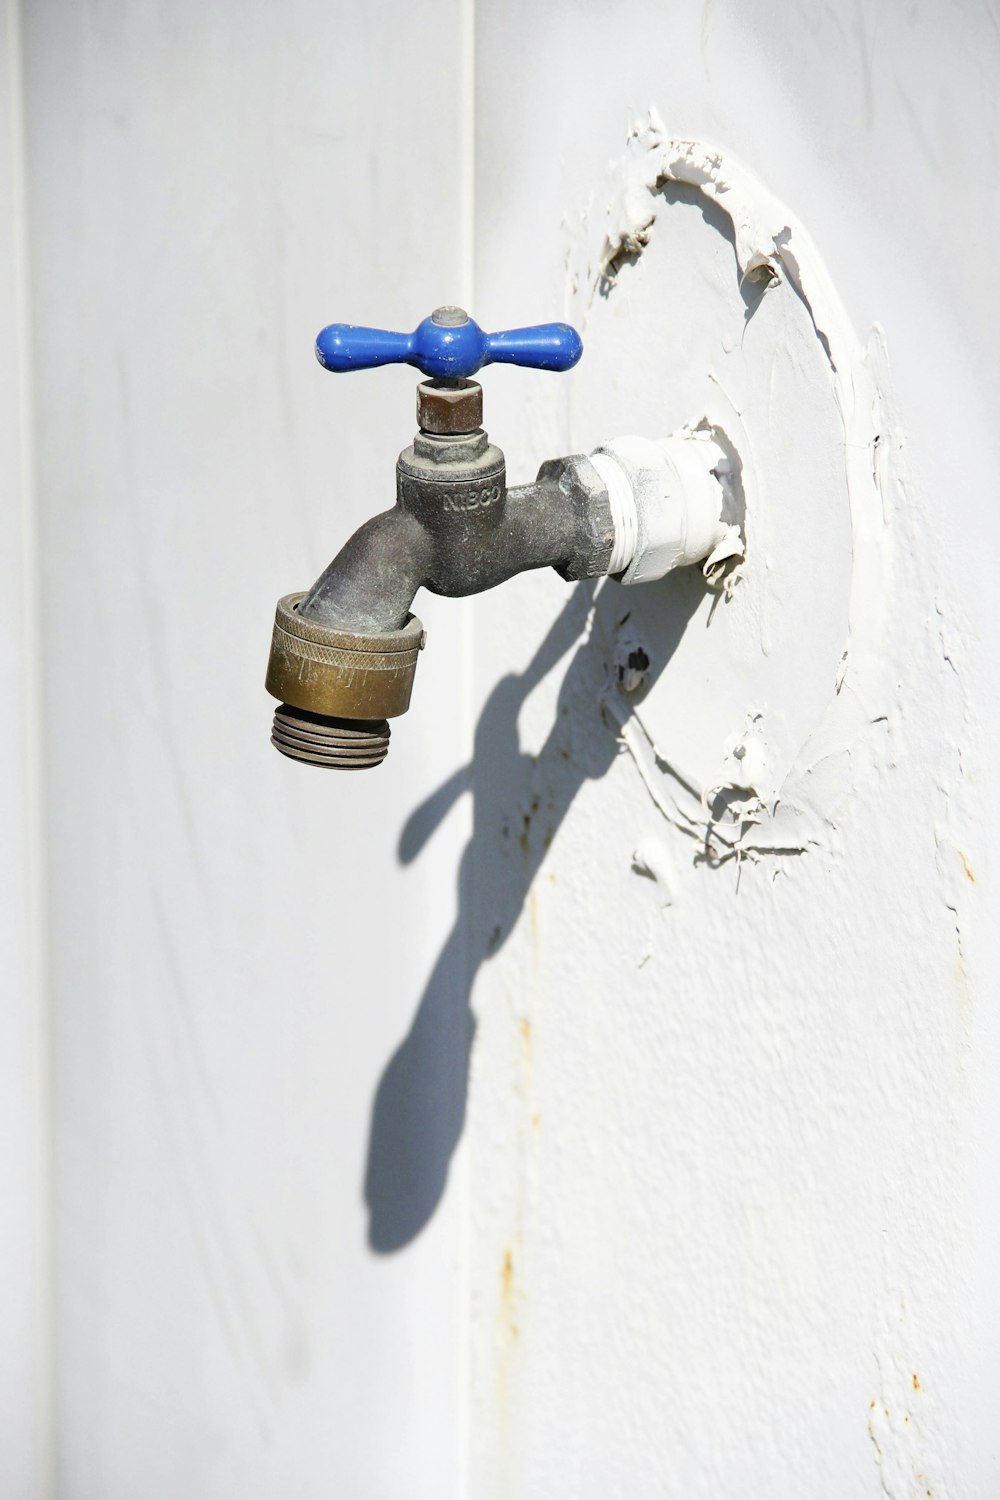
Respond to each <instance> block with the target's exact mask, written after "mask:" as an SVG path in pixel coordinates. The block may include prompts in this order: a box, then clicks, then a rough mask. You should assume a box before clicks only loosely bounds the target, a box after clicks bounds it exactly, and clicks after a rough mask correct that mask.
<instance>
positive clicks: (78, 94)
mask: <svg viewBox="0 0 1000 1500" xmlns="http://www.w3.org/2000/svg"><path fill="white" fill-rule="evenodd" d="M462 46H463V33H462V17H461V13H460V11H459V8H458V7H457V6H446V7H444V8H443V9H442V8H439V9H438V10H437V11H436V12H435V13H434V14H433V15H432V14H431V13H430V12H426V13H425V12H421V11H420V10H416V9H413V8H411V7H407V6H394V7H392V8H391V9H383V10H380V11H372V12H371V13H369V14H365V13H363V12H362V11H360V10H355V9H353V8H348V7H346V6H341V7H338V8H334V10H332V11H331V8H330V7H329V6H326V5H320V4H312V3H308V0H307V3H302V4H294V5H291V6H283V7H281V8H280V10H278V9H275V8H274V7H272V6H267V5H254V6H249V7H248V6H239V7H237V6H226V7H223V8H222V9H221V10H220V9H218V8H216V7H205V6H201V5H193V4H192V5H184V4H182V5H179V6H178V5H171V6H169V7H166V8H164V7H161V6H156V5H135V4H131V3H121V4H112V5H110V6H101V7H98V8H97V9H92V8H81V7H79V6H76V5H73V4H65V5H64V4H48V3H46V4H42V5H37V6H31V7H29V8H28V12H27V16H26V25H25V59H26V105H27V139H28V171H29V182H30V214H31V232H32V244H33V256H32V283H33V284H32V295H33V302H34V309H35V322H34V348H35V351H36V362H37V371H38V379H37V407H38V474H39V489H40V505H41V512H42V548H41V553H42V557H41V575H40V587H41V592H42V600H43V616H44V646H45V660H46V671H45V706H46V746H47V756H46V781H47V800H48V809H49V814H48V833H49V843H48V862H49V871H50V879H49V887H48V921H49V928H48V942H49V955H50V967H51V979H52V991H53V1021H54V1070H55V1118H54V1133H55V1159H56V1160H55V1200H56V1237H57V1248H56V1281H55V1285H56V1314H55V1315H56V1370H57V1384H56V1460H57V1486H58V1494H59V1495H60V1496H65V1497H71V1496H72V1497H94V1500H116V1497H121V1500H132V1497H134V1496H136V1495H140V1494H141V1495H142V1496H143V1497H144V1500H155V1497H159V1496H162V1497H176V1496H178V1495H182V1494H183V1495H184V1496H186V1497H191V1500H195V1497H198V1496H204V1497H211V1500H220V1497H222V1496H228V1495H232V1496H240V1497H241V1500H246V1497H250V1496H262V1497H263V1496H274V1495H278V1494H281V1495H285V1494H295V1495H297V1496H301V1497H303V1500H306V1497H310V1496H319V1495H324V1496H326V1495H329V1494H330V1493H331V1492H332V1493H337V1494H344V1495H349V1494H357V1495H361V1494H364V1495H385V1496H390V1495H398V1494H400V1493H403V1492H405V1493H407V1494H412V1495H421V1496H428V1497H431V1496H433V1497H435V1500H438V1497H440V1496H442V1495H448V1494H452V1493H455V1491H456V1488H457V1483H458V1480H457V1472H458V1465H459V1451H460V1442H461V1430H462V1429H461V1422H460V1413H461V1404H462V1395H461V1389H460V1384H459V1369H460V1356H461V1341H460V1339H459V1336H458V1327H459V1320H460V1315H461V1307H460V1303H459V1288H460V1242H459V1241H460V1236H459V1230H460V1224H459V1219H458V1217H457V1215H456V1214H455V1211H454V1205H453V1204H447V1203H446V1204H444V1205H442V1207H441V1211H440V1212H439V1213H438V1214H437V1215H436V1216H435V1218H434V1221H433V1223H432V1224H431V1225H430V1226H429V1227H428V1229H427V1232H426V1233H425V1234H424V1235H422V1236H421V1237H420V1238H419V1239H418V1240H416V1241H415V1242H413V1243H409V1244H408V1243H406V1240H405V1238H401V1237H402V1234H403V1231H402V1230H401V1228H400V1215H401V1210H400V1208H399V1206H398V1204H397V1199H398V1197H399V1193H400V1191H401V1189H400V1186H399V1183H398V1182H396V1181H395V1180H394V1179H393V1172H394V1171H395V1172H396V1173H397V1175H399V1176H401V1177H402V1178H403V1179H404V1182H405V1183H406V1184H408V1186H407V1190H408V1191H409V1192H410V1193H411V1195H412V1194H414V1193H416V1194H418V1195H419V1194H420V1193H423V1194H425V1195H427V1194H434V1195H437V1194H438V1191H439V1185H438V1184H437V1183H430V1182H424V1181H423V1179H422V1176H421V1174H422V1173H423V1165H422V1160H421V1157H420V1154H419V1152H415V1151H414V1152H411V1157H410V1159H409V1160H408V1161H405V1162H402V1163H401V1162H399V1161H398V1160H397V1159H396V1158H395V1157H393V1156H392V1153H391V1152H390V1153H389V1159H388V1160H385V1156H386V1152H385V1150H384V1148H383V1153H382V1157H381V1158H379V1159H377V1160H376V1161H375V1163H374V1168H373V1172H372V1173H370V1174H369V1179H370V1180H369V1185H368V1191H369V1197H370V1200H371V1213H370V1214H369V1206H368V1205H367V1204H366V1202H365V1186H366V1160H367V1157H368V1137H369V1129H370V1125H369V1121H370V1114H371V1110H372V1101H373V1097H374V1094H375V1090H376V1087H377V1084H378V1080H379V1076H380V1074H381V1071H382V1069H383V1066H384V1065H385V1062H386V1060H387V1059H388V1057H389V1056H390V1054H391V1052H392V1050H393V1048H394V1047H395V1045H396V1043H397V1041H398V1039H399V1038H400V1037H401V1036H403V1035H404V1034H405V1032H406V1030H407V1027H408V1024H409V1019H410V1016H411V1013H412V1011H413V1009H414V1008H415V1005H416V1002H417V999H418V997H419V995H420V993H421V990H422V988H423V985H424V983H425V981H426V979H427V976H428V973H429V971H430V969H431V966H432V964H433V963H434V960H435V958H436V955H437V951H438V949H439V947H440V944H441V942H442V940H443V937H444V934H445V933H446V932H447V930H448V928H449V925H450V922H451V918H452V909H453V906H454V903H455V882H454V869H455V863H456V852H457V848H458V847H459V842H458V840H459V832H460V830H459V829H457V828H456V830H455V831H454V834H453V836H451V837H448V838H446V839H445V840H444V841H443V842H440V843H438V844H437V845H435V846H434V848H432V849H430V850H429V851H428V852H427V854H426V856H425V857H423V858H421V859H419V860H418V861H416V862H415V863H412V864H410V865H409V866H406V867H404V866H402V865H401V864H400V863H399V862H398V861H397V859H396V851H395V846H396V839H397V834H398V830H399V828H400V826H401V824H402V822H403V819H404V817H405V815H406V813H407V810H408V809H409V808H410V806H411V805H412V804H413V802H414V801H415V800H416V799H418V798H420V797H421V796H422V794H423V792H424V790H425V789H427V788H430V787H432V786H433V785H434V784H436V782H437V781H438V780H439V779H440V776H441V774H442V772H443V771H444V770H446V769H447V768H448V767H449V766H450V765H451V764H453V763H454V761H455V760H456V759H457V758H458V757H459V755H460V753H461V748H462V730H461V704H460V701H459V699H458V697H457V695H456V692H455V684H456V681H460V680H461V676H462V673H463V670H464V668H463V658H462V652H463V641H462V634H461V631H460V630H458V629H455V628H452V627H453V622H454V621H455V614H454V612H453V611H449V612H448V614H447V616H446V618H445V621H444V622H443V623H442V626H441V628H439V629H437V630H436V631H435V632H434V633H435V640H436V650H435V651H434V653H433V656H432V657H430V658H428V661H427V662H426V663H424V664H423V665H424V670H422V672H421V694H420V700H419V704H418V706H417V708H416V709H415V711H414V713H413V714H412V715H411V716H410V718H409V720H408V721H407V722H406V723H405V725H404V726H403V727H402V729H401V731H400V733H399V734H398V736H397V738H398V745H397V746H396V747H395V749H396V753H394V754H393V755H392V756H391V757H390V760H389V762H388V763H387V765H386V766H385V767H384V768H383V769H382V770H380V771H379V773H378V774H377V775H372V776H370V777H368V778H360V777H359V778H358V779H357V780H355V779H353V778H349V777H344V778H333V777H331V778H327V779H324V778H323V777H322V776H320V775H313V776H309V775H308V774H306V775H303V773H302V769H301V767H296V766H294V765H292V764H291V763H289V762H287V761H285V760H283V759H282V758H281V757H280V756H278V755H277V754H275V752H274V751H273V749H272V748H271V746H270V744H269V743H268V734H269V724H270V714H271V708H273V704H271V702H270V700H269V699H268V698H267V697H266V695H265V694H264V692H263V673H264V667H265V664H266V658H267V649H268V643H269V638H270V628H271V620H272V618H273V609H274V603H275V601H276V599H277V598H278V596H279V595H280V594H282V593H285V592H287V591H289V590H291V589H295V588H302V587H306V586H308V584H309V582H310V581H311V580H312V578H313V577H314V576H315V575H316V573H317V572H318V571H319V570H320V568H322V567H323V566H324V565H325V562H326V561H327V560H328V558H329V557H330V556H332V554H333V552H334V551H335V550H336V549H337V548H338V547H339V545H340V544H341V541H342V540H343V538H344V537H345V535H347V534H348V533H349V532H350V531H351V530H352V529H353V528H354V527H355V526H356V525H358V524H359V523H360V522H361V521H362V520H363V519H364V518H366V517H367V516H368V515H369V514H371V512H372V510H373V509H375V508H381V507H382V506H384V505H385V504H386V503H388V502H389V501H390V500H391V495H392V486H393V462H394V457H395V453H396V452H397V451H398V449H399V448H400V447H401V446H403V445H404V443H405V442H407V441H409V436H410V432H411V427H412V422H413V414H412V412H413V376H412V374H411V373H410V372H402V371H389V372H386V373H385V374H384V376H383V378H382V379H381V381H379V380H378V379H377V377H376V378H375V383H374V384H372V383H370V382H366V381H364V380H357V381H355V382H353V383H351V382H336V381H334V380H333V379H332V378H331V377H329V376H327V375H324V374H323V372H322V371H321V370H320V369H319V367H318V366H317V364H316V362H315V360H314V358H313V354H312V341H313V339H314V337H315V334H316V332H317V331H318V330H319V328H320V327H322V326H323V324H324V323H327V322H329V321H331V320H333V319H335V318H338V317H354V318H357V319H368V320H373V321H382V320H385V321H387V322H388V323H389V324H400V323H403V324H405V323H406V322H407V321H411V320H412V319H413V316H414V309H418V310H419V309H425V308H430V307H433V306H435V305H437V304H438V303H440V302H441V301H444V300H448V299H449V298H451V297H454V296H455V295H456V293H457V294H462V293H463V290H464V288H463V278H464V277H465V276H466V274H467V267H466V266H464V265H463V263H462V255H463V253H465V252H464V250H463V239H462V234H461V233H460V229H461V215H462V213H463V212H464V210H463V203H462V192H461V191H460V190H453V191H451V192H449V194H448V195H447V197H446V199H445V200H444V202H443V203H442V204H440V205H439V206H438V208H437V209H436V211H435V213H434V214H433V215H427V214H426V213H425V212H424V211H423V199H422V196H421V189H422V185H423V182H424V181H425V180H426V179H429V180H441V181H444V180H447V181H449V182H451V183H454V184H457V186H458V189H460V188H461V183H462V172H463V159H462V151H461V133H460V126H461V123H462V119H461V110H462V108H463V107H464V106H463V99H464V93H463V87H464V86H463V75H462V67H463V58H462V50H461V49H462ZM428 71H433V72H434V74H435V76H436V77H437V79H438V82H437V85H436V87H435V88H434V89H433V91H432V93H431V96H430V97H424V98H423V100H422V102H421V104H420V107H419V110H418V109H417V106H416V104H415V99H414V89H413V80H414V77H415V75H425V74H426V73H427V72H428ZM418 123H419V127H420V128H419V131H418V130H417V129H416V126H417V125H418ZM424 174H426V179H425V175H424ZM426 613H427V624H428V628H430V629H431V630H433V629H434V622H435V618H436V617H435V614H434V611H433V609H431V610H429V611H427V612H426ZM460 964H461V955H460V954H456V955H455V956H454V958H453V960H452V963H451V966H450V967H449V966H448V965H446V966H445V969H444V972H443V974H442V975H441V976H440V980H439V987H440V989H441V992H442V994H443V995H444V996H445V998H446V997H447V993H448V986H449V985H453V984H454V983H455V982H456V978H455V975H456V972H457V969H458V968H459V967H460ZM442 1044H443V1045H444V1046H445V1047H447V1046H449V1045H452V1044H451V1043H450V1041H449V1039H448V1037H444V1038H443V1039H442ZM416 1108H417V1115H418V1118H417V1122H416V1125H415V1127H414V1129H415V1130H417V1131H419V1130H420V1129H426V1128H430V1127H429V1126H425V1125H424V1124H423V1119H422V1116H423V1115H426V1113H427V1110H428V1101H427V1100H426V1098H424V1097H423V1096H421V1095H420V1092H419V1089H418V1091H417V1097H416ZM398 1125H399V1122H398V1121H397V1120H396V1119H395V1118H394V1117H392V1116H388V1117H386V1119H385V1120H383V1122H382V1128H383V1130H389V1131H390V1133H391V1131H392V1129H393V1128H397V1127H398ZM369 1234H371V1236H372V1238H373V1239H374V1240H375V1242H376V1248H374V1249H372V1248H370V1247H369V1243H368V1241H369ZM397 1247H398V1248H397ZM6 1492H7V1491H5V1493H6ZM10 1493H12V1494H13V1493H18V1494H19V1495H20V1494H23V1493H25V1492H24V1491H10Z"/></svg>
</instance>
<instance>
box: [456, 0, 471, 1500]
mask: <svg viewBox="0 0 1000 1500" xmlns="http://www.w3.org/2000/svg"><path fill="white" fill-rule="evenodd" d="M458 3H459V60H458V79H459V82H458V88H459V97H458V110H459V131H458V139H459V141H460V142H461V160H460V162H459V168H458V170H459V183H460V188H459V201H458V216H459V234H458V245H459V277H460V279H461V299H460V300H461V303H462V306H463V307H466V308H468V309H469V311H470V312H471V313H472V316H473V317H475V316H476V308H475V295H476V0H458ZM464 613H465V619H464V621H462V624H463V625H464V629H463V630H462V632H461V647H460V651H461V659H460V670H461V676H462V704H463V714H462V731H461V732H462V744H461V746H460V747H459V749H460V753H461V757H462V761H463V762H464V763H466V764H468V766H469V775H470V781H471V782H472V783H473V784H474V778H475V768H474V766H473V765H472V757H473V751H474V748H475V718H476V698H475V622H476V601H475V597H472V598H470V599H466V600H465V601H464ZM463 800H464V804H465V805H464V817H465V825H466V826H465V828H464V829H463V834H464V837H465V840H466V841H467V842H468V841H470V840H471V838H472V833H473V827H472V820H473V807H474V797H467V798H465V799H463ZM464 878H465V879H466V880H469V879H470V878H471V876H470V874H469V873H468V872H467V873H466V874H465V876H464ZM472 895H473V893H472V892H471V891H465V892H461V893H460V908H464V910H466V911H468V910H469V900H468V898H469V897H471V896H472ZM462 897H465V898H466V899H465V900H464V901H462V899H461V898H462ZM470 927H471V924H470V923H468V922H467V923H466V929H465V933H464V935H463V953H462V957H463V967H464V970H465V972H464V974H463V985H464V986H465V990H466V994H467V995H468V996H469V999H470V1003H471V998H472V994H471V988H470V985H471V981H472V973H473V969H472V955H471V953H470V951H469V939H470ZM471 1065H472V1057H471V1055H470V1057H469V1060H468V1064H467V1066H469V1067H470V1068H471ZM470 1082H471V1080H470ZM455 1165H456V1166H458V1167H460V1171H461V1180H460V1182H459V1183H457V1184H456V1186H457V1187H458V1188H459V1193H458V1195H457V1196H458V1203H459V1213H458V1223H459V1229H458V1235H459V1241H458V1277H457V1280H458V1286H457V1295H458V1297H459V1299H460V1304H459V1309H458V1324H457V1326H458V1341H459V1349H458V1382H459V1409H458V1452H457V1459H458V1485H457V1491H458V1494H459V1496H461V1497H462V1500H469V1484H470V1478H471V1476H470V1471H469V1462H470V1425H471V1421H472V1402H471V1398H472V1392H471V1388H470V1384H471V1379H472V1359H471V1340H472V1318H471V1288H472V1264H471V1257H472V1246H471V1228H472V1226H471V1222H470V1211H471V1198H470V1191H469V1185H470V1167H469V1151H468V1142H467V1141H463V1142H462V1144H461V1149H460V1151H459V1159H458V1161H456V1163H455Z"/></svg>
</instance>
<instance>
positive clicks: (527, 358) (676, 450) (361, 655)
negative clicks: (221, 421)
mask: <svg viewBox="0 0 1000 1500" xmlns="http://www.w3.org/2000/svg"><path fill="white" fill-rule="evenodd" d="M582 353H583V344H582V342H581V340H580V336H579V334H578V333H577V332H576V330H575V329H573V328H570V327H569V326H568V325H567V324H565V323H547V324H543V325H541V326H539V327H535V328H518V329H512V330H508V331H507V332H504V333H491V334H487V333H484V332H483V330H482V329H481V328H480V327H479V326H478V324H477V323H475V322H474V321H473V320H472V319H471V318H470V317H469V316H468V314H467V313H466V312H464V311H463V310H462V309H461V308H458V307H439V308H438V309H437V311H436V312H434V313H432V314H431V316H430V317H429V318H425V319H424V321H423V322H422V323H421V324H420V325H419V327H418V328H416V329H415V331H414V332H413V333H409V334H406V333H389V332H386V331H384V330H382V329H376V328H357V327H353V326H352V325H350V324H343V323H335V324H332V325H331V326H330V327H329V328H324V330H323V331H322V333H321V334H320V335H319V338H318V339H317V341H316V355H317V358H318V359H319V362H320V364H321V365H323V367H324V368H325V369H327V370H333V371H335V372H337V373H341V374H343V373H346V372H348V371H351V370H364V369H370V368H372V367H374V366H377V365H385V364H409V365H413V366H415V367H416V368H417V369H418V370H420V371H421V372H422V373H423V375H424V376H426V377H429V378H427V379H425V380H422V381H421V382H420V383H419V384H418V386H417V425H418V427H419V431H418V432H417V434H416V437H415V438H414V440H413V444H412V446H411V447H409V448H406V449H404V450H403V452H402V453H401V454H400V455H399V458H398V460H397V463H396V504H395V505H394V506H393V508H392V509H391V510H387V511H383V512H382V514H381V515H377V516H375V517H374V518H373V519H372V520H370V521H367V522H366V523H365V524H364V525H363V526H361V527H360V528H359V530H357V531H356V532H355V533H354V535H353V536H352V537H351V538H350V540H349V541H348V542H347V543H346V544H345V546H344V547H343V548H342V549H341V551H340V552H339V553H338V554H337V556H336V557H335V558H334V560H333V562H332V563H331V564H330V566H329V567H328V568H327V569H326V571H325V572H324V573H322V574H321V575H320V577H319V578H318V579H317V580H316V582H315V583H314V584H313V586H312V588H311V589H309V590H308V591H307V592H306V593H304V594H286V595H285V597H284V598H283V599H281V600H279V602H278V606H277V611H276V615H275V622H274V635H273V639H272V642H271V656H270V660H269V662H268V668H267V678H266V684H265V685H266V687H267V691H268V692H269V693H271V694H272V695H273V696H274V697H275V698H278V699H279V700H280V705H279V707H278V708H277V709H276V711H275V714H274V726H273V731H272V736H271V739H272V743H273V744H274V745H275V746H276V747H277V748H278V749H279V750H280V751H281V752H282V753H283V754H284V755H288V756H291V757H292V758H293V759H295V760H300V761H305V762H306V763H308V764H312V765H318V766H327V767H338V768H341V769H360V768H363V767H366V766H376V765H379V764H380V763H381V762H382V761H383V760H384V759H385V756H386V754H387V753H388V749H389V724H388V720H389V719H391V718H395V717H396V716H398V715H399V714H403V713H405V712H406V710H407V708H408V707H409V703H410V693H411V690H412V687H413V678H414V674H415V672H416V667H417V657H418V654H419V652H420V650H421V649H422V647H423V645H424V641H425V638H426V637H425V633H424V629H423V626H422V625H421V623H420V621H419V620H418V619H417V618H416V617H415V616H414V615H413V614H411V613H410V606H411V605H412V603H413V599H414V596H415V594H416V592H417V590H418V589H419V588H426V589H429V590H430V591H431V592H432V593H434V594H443V595H446V596H448V597H450V598H460V597H463V596H465V595H468V594H478V593H481V592H483V590H485V589H490V588H494V587H495V586H496V585H497V584H499V583H503V582H504V581H505V580H506V579H508V578H512V577H513V576H514V575H515V574H516V573H523V572H525V571H526V570H528V569H529V568H544V567H550V566H551V567H554V568H555V569H556V571H557V572H558V573H560V574H561V575H562V577H563V578H565V579H568V580H577V579H583V578H597V577H600V576H602V575H604V574H611V575H613V576H616V577H619V578H620V579H621V581H622V582H623V583H633V582H636V583H637V582H642V581H648V580H650V579H653V578H660V577H662V576H663V575H664V574H665V573H666V572H667V571H668V570H669V569H670V568H672V567H676V566H678V565H680V564H682V563H692V562H701V561H703V560H704V559H705V558H708V559H709V563H714V565H715V566H717V567H721V566H724V565H725V563H726V561H727V560H728V559H730V558H732V557H733V556H734V555H736V554H737V553H739V552H741V548H742V542H741V539H740V537H739V528H738V526H737V525H734V524H733V522H734V520H736V519H738V518H737V517H736V516H735V514H734V512H733V503H732V488H731V486H730V485H729V484H728V483H727V477H728V476H730V475H731V472H732V462H731V458H732V455H731V454H730V453H728V452H727V449H726V446H725V443H724V440H723V442H721V443H720V434H719V433H718V431H717V430H716V429H710V428H708V427H707V426H704V427H702V428H698V429H690V428H685V429H682V430H681V432H680V433H677V434H674V435H673V436H672V437H670V438H667V439H665V440H663V441H659V442H656V441H649V440H646V439H642V438H624V439H619V440H617V441H616V442H613V443H607V444H604V445H602V447H600V448H598V449H596V450H595V451H594V452H593V453H591V454H590V455H589V456H586V455H583V454H574V455H571V456H569V457H565V458H553V459H548V460H547V461H546V462H545V463H543V464H542V466H541V468H540V469H539V471H538V478H537V479H536V480H535V482H534V483H533V484H524V485H517V486H515V487H512V488H510V489H508V488H507V480H506V467H505V463H504V456H503V453H502V452H501V450H500V449H499V448H498V447H496V446H495V445H494V444H493V443H491V442H490V441H489V438H488V437H487V434H486V433H485V431H484V430H483V426H482V420H483V391H482V387H481V386H480V385H479V384H478V383H477V382H476V381H474V380H472V379H471V378H470V377H471V376H473V375H475V374H476V373H477V372H478V371H479V370H480V369H482V368H483V366H484V365H488V364H516V365H525V366H528V367H530V368H534V369H542V370H554V371H563V370H569V369H571V368H572V366H573V365H575V364H576V363H577V361H578V360H579V358H580V356H581V355H582ZM706 568H707V565H706Z"/></svg>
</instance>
